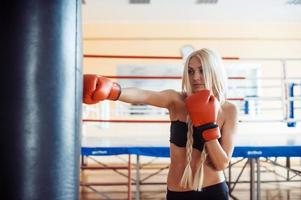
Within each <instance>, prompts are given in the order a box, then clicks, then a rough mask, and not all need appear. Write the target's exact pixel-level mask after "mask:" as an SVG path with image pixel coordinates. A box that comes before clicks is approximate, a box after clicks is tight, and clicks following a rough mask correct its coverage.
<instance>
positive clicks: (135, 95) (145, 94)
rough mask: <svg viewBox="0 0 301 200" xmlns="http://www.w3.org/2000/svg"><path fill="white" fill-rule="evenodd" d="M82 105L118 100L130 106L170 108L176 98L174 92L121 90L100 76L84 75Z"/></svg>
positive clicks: (136, 89) (133, 88) (132, 88)
mask: <svg viewBox="0 0 301 200" xmlns="http://www.w3.org/2000/svg"><path fill="white" fill-rule="evenodd" d="M83 97H84V103H87V104H95V103H98V102H100V101H103V100H106V99H108V100H119V101H123V102H126V103H132V104H148V105H152V106H157V107H161V108H168V109H169V108H170V107H171V106H172V103H173V102H174V101H175V99H176V98H178V94H177V92H176V91H174V90H163V91H150V90H143V89H139V88H135V87H131V88H121V87H120V86H119V84H117V83H114V82H112V81H111V80H110V79H108V78H106V77H102V76H97V75H91V74H86V75H84V94H83Z"/></svg>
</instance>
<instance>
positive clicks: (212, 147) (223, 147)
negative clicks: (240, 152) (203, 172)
mask: <svg viewBox="0 0 301 200" xmlns="http://www.w3.org/2000/svg"><path fill="white" fill-rule="evenodd" d="M237 115H238V111H237V108H236V106H235V105H233V104H230V106H229V107H228V108H227V111H226V115H225V119H226V120H225V123H224V125H223V127H222V137H221V143H219V142H218V140H211V141H209V142H207V143H206V150H207V153H208V155H209V157H210V160H211V162H212V165H213V167H214V168H215V169H216V170H217V171H220V170H223V169H225V168H227V166H228V165H229V162H230V160H231V157H232V153H233V150H234V136H235V133H236V129H237V123H238V119H237V118H238V116H237Z"/></svg>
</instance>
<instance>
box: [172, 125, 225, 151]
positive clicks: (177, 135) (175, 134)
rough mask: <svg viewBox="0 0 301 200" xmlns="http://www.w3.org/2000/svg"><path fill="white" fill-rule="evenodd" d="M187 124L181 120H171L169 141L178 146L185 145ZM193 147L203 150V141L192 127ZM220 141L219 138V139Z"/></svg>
mask: <svg viewBox="0 0 301 200" xmlns="http://www.w3.org/2000/svg"><path fill="white" fill-rule="evenodd" d="M187 131H188V125H187V123H186V122H183V121H179V120H176V121H171V124H170V138H169V142H170V143H173V144H175V145H176V146H178V147H186V142H187ZM192 136H193V145H192V146H193V148H195V149H198V150H200V151H202V150H203V147H204V141H203V139H202V137H201V136H200V134H199V132H198V131H196V129H193V134H192ZM219 142H220V140H219Z"/></svg>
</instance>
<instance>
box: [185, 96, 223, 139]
mask: <svg viewBox="0 0 301 200" xmlns="http://www.w3.org/2000/svg"><path fill="white" fill-rule="evenodd" d="M185 104H186V108H187V111H188V114H189V116H190V118H191V121H192V124H193V126H194V130H195V131H197V132H199V133H200V134H201V136H202V139H203V140H205V141H209V140H213V139H218V138H219V137H220V131H219V129H218V125H217V124H216V120H217V113H218V112H217V111H218V110H217V103H216V100H215V97H214V96H213V95H210V91H209V90H201V91H199V92H197V93H193V94H192V95H190V96H189V97H187V98H186V100H185Z"/></svg>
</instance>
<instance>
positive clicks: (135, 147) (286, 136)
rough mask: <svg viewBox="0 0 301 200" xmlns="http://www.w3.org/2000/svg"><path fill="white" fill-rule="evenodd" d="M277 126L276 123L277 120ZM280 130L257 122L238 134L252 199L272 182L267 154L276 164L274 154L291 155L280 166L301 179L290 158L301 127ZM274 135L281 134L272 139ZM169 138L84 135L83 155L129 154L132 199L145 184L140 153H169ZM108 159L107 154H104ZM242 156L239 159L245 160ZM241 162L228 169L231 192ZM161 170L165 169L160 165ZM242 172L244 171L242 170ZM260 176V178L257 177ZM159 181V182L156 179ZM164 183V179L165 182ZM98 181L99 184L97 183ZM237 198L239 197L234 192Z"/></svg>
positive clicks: (300, 147)
mask: <svg viewBox="0 0 301 200" xmlns="http://www.w3.org/2000/svg"><path fill="white" fill-rule="evenodd" d="M273 125H274V126H275V124H273ZM278 125H279V127H277V132H275V131H273V132H272V133H271V132H270V133H269V132H266V133H265V135H264V136H263V135H262V133H261V132H258V131H254V130H258V129H259V128H261V130H264V129H263V126H266V124H260V126H258V125H256V126H254V127H253V128H254V129H253V130H252V131H250V132H249V133H242V134H238V135H237V138H236V141H235V148H234V152H233V158H242V159H244V160H247V161H246V163H245V164H244V167H243V169H242V171H243V170H244V169H245V167H246V165H247V164H248V166H249V169H250V179H249V180H247V181H246V182H245V183H247V182H249V184H250V199H252V200H253V199H260V196H259V195H260V188H261V187H260V184H261V183H263V182H264V183H265V182H270V181H269V180H265V181H263V182H262V181H261V178H260V177H261V173H260V172H261V170H260V162H263V161H260V159H261V158H265V159H266V160H265V161H268V162H270V163H271V164H274V165H279V164H277V162H274V161H272V160H271V159H269V158H271V157H285V158H287V161H288V163H287V165H286V166H280V167H285V168H286V169H287V171H288V173H291V174H294V175H297V176H298V177H299V179H296V178H295V176H294V180H292V179H291V178H290V177H287V179H286V180H285V181H301V179H300V175H301V171H298V170H295V169H292V168H290V165H289V159H290V158H291V157H300V155H301V129H289V128H286V127H283V126H282V124H278ZM271 138H277V140H274V141H273V143H271V140H270V139H271ZM168 146H169V142H168V137H167V138H158V137H142V138H139V136H136V137H126V136H123V135H122V134H121V135H117V134H113V135H111V136H110V135H108V136H107V137H83V140H82V149H81V152H82V156H108V155H120V154H127V155H129V165H128V181H129V182H128V191H129V194H128V199H131V194H130V193H131V185H132V184H133V185H135V186H136V199H140V195H139V191H140V185H141V184H143V183H141V181H140V172H139V170H140V167H139V166H140V156H150V157H169V147H168ZM130 155H136V164H135V170H136V178H135V179H133V180H132V177H131V168H132V167H131V157H130ZM104 159H105V158H104ZM241 161H242V160H240V161H239V162H241ZM235 164H237V163H231V164H230V167H229V168H228V169H227V170H226V171H228V174H229V175H228V180H227V182H228V184H229V189H230V193H231V192H233V190H234V189H235V186H236V184H237V183H243V181H242V182H240V180H239V178H240V177H239V176H238V177H236V180H235V181H233V180H232V179H233V177H232V174H231V167H233V166H234V165H235ZM159 170H161V169H159ZM241 173H242V172H241ZM255 177H256V178H255ZM154 184H156V183H154ZM162 184H164V183H162ZM94 185H97V184H94ZM233 198H234V199H235V197H234V196H233Z"/></svg>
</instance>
